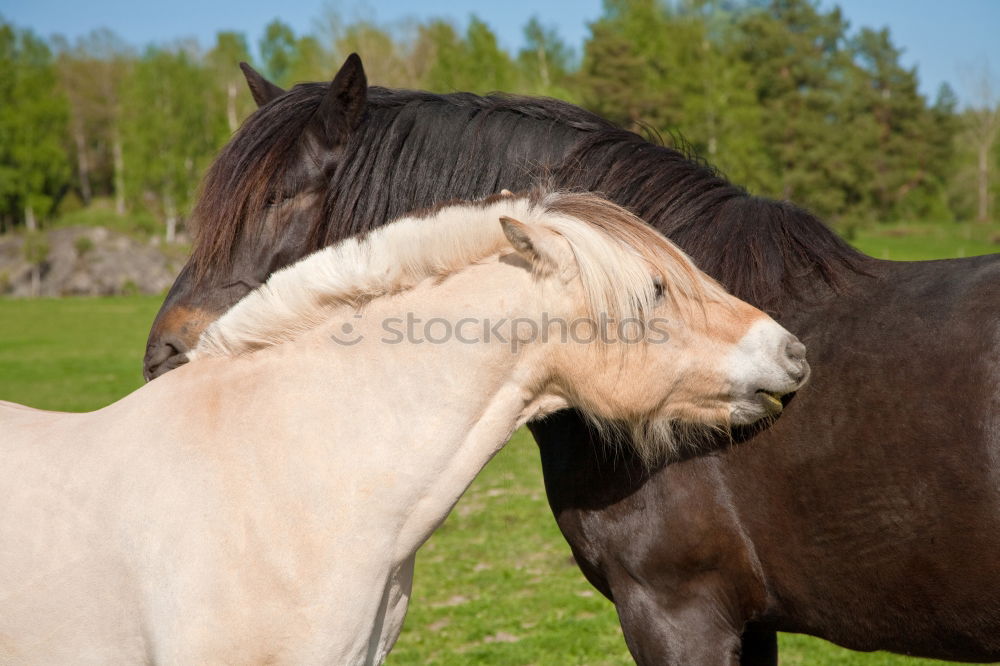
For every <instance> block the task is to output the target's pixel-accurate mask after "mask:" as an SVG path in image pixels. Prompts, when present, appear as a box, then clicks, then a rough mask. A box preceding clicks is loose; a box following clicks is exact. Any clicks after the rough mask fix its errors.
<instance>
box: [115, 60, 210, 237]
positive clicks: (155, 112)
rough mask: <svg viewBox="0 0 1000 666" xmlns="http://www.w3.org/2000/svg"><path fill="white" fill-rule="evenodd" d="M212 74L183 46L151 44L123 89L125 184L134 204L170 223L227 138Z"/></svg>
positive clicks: (182, 211) (188, 202)
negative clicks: (212, 105)
mask: <svg viewBox="0 0 1000 666" xmlns="http://www.w3.org/2000/svg"><path fill="white" fill-rule="evenodd" d="M212 83H213V82H212V80H211V77H210V76H209V72H208V71H207V70H206V69H205V68H204V67H201V66H200V64H199V63H198V62H197V61H196V60H195V58H194V56H193V55H192V54H191V53H189V51H187V50H185V49H184V48H181V47H178V48H172V49H166V48H150V49H148V50H147V51H146V53H145V54H144V56H143V57H142V59H140V60H139V61H138V62H137V63H136V64H135V68H134V70H133V72H132V75H131V76H130V77H129V79H128V81H127V85H126V88H125V103H124V105H123V106H124V108H125V109H126V110H127V112H126V113H125V114H124V116H123V119H122V134H123V139H124V154H125V163H126V164H129V165H134V167H133V168H129V169H127V170H126V178H125V185H126V189H127V193H128V196H129V199H130V200H131V201H132V202H133V205H135V206H137V207H141V208H145V209H147V210H151V211H154V212H156V213H157V214H158V215H159V216H161V218H162V219H166V220H167V221H168V222H169V221H170V220H171V218H174V219H176V218H177V216H178V215H183V214H185V213H186V211H187V210H188V209H189V208H190V206H191V203H192V201H193V198H194V194H195V189H196V185H197V183H198V179H199V177H200V175H201V173H202V172H203V171H204V169H205V168H206V166H207V165H208V163H209V161H210V160H211V159H212V157H213V156H214V153H215V151H216V150H217V148H218V146H219V145H220V144H221V143H222V142H223V141H224V140H225V138H226V136H227V132H226V125H225V120H224V118H223V117H222V115H221V114H219V113H207V112H206V106H207V105H208V103H209V101H210V100H211V99H212V98H213V96H214V95H215V94H216V91H215V88H214V87H213V85H212Z"/></svg>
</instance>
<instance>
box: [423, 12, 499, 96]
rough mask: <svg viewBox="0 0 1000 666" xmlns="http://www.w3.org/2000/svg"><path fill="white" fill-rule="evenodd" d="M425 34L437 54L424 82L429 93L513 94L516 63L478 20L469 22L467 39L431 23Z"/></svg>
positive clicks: (450, 28) (447, 26)
mask: <svg viewBox="0 0 1000 666" xmlns="http://www.w3.org/2000/svg"><path fill="white" fill-rule="evenodd" d="M422 34H423V38H424V39H425V40H427V42H428V43H429V45H430V47H431V49H432V52H433V53H434V64H433V65H432V66H431V68H430V70H429V71H428V72H427V75H426V78H425V80H424V85H425V86H426V87H427V88H428V89H429V90H434V91H437V92H453V91H456V90H467V91H470V92H478V93H486V92H493V91H496V90H506V91H510V90H512V88H513V87H514V85H515V84H516V82H517V70H516V68H515V66H514V62H513V60H511V57H510V56H509V55H508V54H507V53H506V52H505V51H503V50H502V49H501V48H500V46H499V44H497V39H496V35H494V34H493V31H492V30H490V28H489V26H488V25H486V24H485V23H483V22H482V21H481V20H479V19H478V18H476V17H475V16H473V17H472V18H470V19H469V26H468V29H467V30H466V32H465V36H464V37H460V36H459V35H458V33H457V32H456V31H455V28H454V27H453V26H452V25H451V24H450V23H447V22H445V21H432V22H431V23H430V24H428V25H427V26H426V27H425V28H424V29H423V33H422Z"/></svg>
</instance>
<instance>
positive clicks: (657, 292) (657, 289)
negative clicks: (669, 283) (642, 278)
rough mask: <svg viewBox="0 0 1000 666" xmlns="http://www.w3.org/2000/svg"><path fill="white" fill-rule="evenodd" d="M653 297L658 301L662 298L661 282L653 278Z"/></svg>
mask: <svg viewBox="0 0 1000 666" xmlns="http://www.w3.org/2000/svg"><path fill="white" fill-rule="evenodd" d="M653 296H655V297H656V300H658V301H659V300H661V299H662V298H663V280H661V279H660V278H658V277H656V278H653Z"/></svg>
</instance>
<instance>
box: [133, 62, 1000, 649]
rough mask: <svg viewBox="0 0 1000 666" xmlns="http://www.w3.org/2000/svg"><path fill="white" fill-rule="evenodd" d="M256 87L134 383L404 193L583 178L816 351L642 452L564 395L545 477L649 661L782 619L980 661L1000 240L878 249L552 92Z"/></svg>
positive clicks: (751, 643) (418, 204)
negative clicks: (777, 387)
mask: <svg viewBox="0 0 1000 666" xmlns="http://www.w3.org/2000/svg"><path fill="white" fill-rule="evenodd" d="M247 75H248V80H249V82H250V86H251V89H252V91H253V93H254V97H255V99H256V100H257V102H258V104H259V105H260V106H261V108H260V109H259V110H258V111H257V112H256V113H255V114H254V115H253V116H251V117H250V118H249V119H248V120H247V122H246V123H245V124H244V126H243V128H242V129H241V130H240V131H239V133H238V134H237V135H236V136H235V137H234V138H233V140H232V141H231V142H230V143H229V145H227V146H226V148H225V149H224V150H223V151H222V153H221V155H220V156H219V158H218V159H217V161H216V162H215V164H214V165H213V167H212V168H211V170H210V171H209V173H208V175H207V177H206V180H205V184H204V191H203V193H202V197H201V199H200V201H199V203H198V205H197V208H196V210H195V214H194V216H195V218H196V219H197V222H198V223H199V224H200V231H199V235H198V239H197V242H196V245H195V250H194V253H193V255H192V257H191V260H190V262H189V263H188V265H187V267H186V268H185V269H184V271H183V272H182V274H181V276H180V277H179V278H178V280H177V282H176V283H175V285H174V287H173V289H171V291H170V294H169V295H168V296H167V300H166V302H165V303H164V305H163V308H162V309H161V311H160V314H159V315H158V317H157V319H156V322H155V323H154V325H153V329H152V332H151V333H150V338H149V346H148V349H147V355H146V364H145V369H146V374H147V377H150V378H152V377H155V376H157V375H158V374H161V373H162V372H165V371H166V370H169V369H170V368H172V367H175V366H176V365H177V364H179V363H182V362H183V361H184V352H185V350H187V349H188V348H190V346H191V345H192V344H193V343H194V342H195V340H196V338H197V336H198V334H199V332H200V330H201V328H202V327H203V326H204V325H205V323H206V322H208V321H211V320H212V319H214V318H215V317H217V316H218V314H219V313H220V312H222V311H223V310H225V309H226V308H228V307H229V306H230V305H232V304H233V303H234V302H235V301H236V300H237V299H239V298H240V297H241V296H242V295H243V294H245V293H246V292H247V291H248V290H249V289H250V288H252V287H254V286H256V285H257V284H259V283H260V282H261V281H263V280H264V279H265V278H266V277H267V275H268V274H269V273H270V272H272V271H273V270H275V269H277V268H279V267H281V266H283V265H286V264H288V263H289V262H292V261H294V260H295V259H297V258H299V257H301V256H303V255H304V254H306V253H308V252H310V251H311V250H314V249H316V248H318V247H320V246H323V245H326V244H328V243H331V242H333V241H335V240H337V239H340V238H343V237H345V236H349V235H351V234H357V233H361V232H364V231H365V230H367V229H371V228H373V227H375V226H378V225H380V224H383V223H385V222H386V221H388V220H390V219H392V218H394V217H396V216H398V215H400V214H402V213H404V212H406V211H409V210H412V209H415V208H423V207H426V206H430V205H433V204H435V203H438V202H440V201H443V200H446V199H451V198H455V197H463V198H472V197H480V196H484V195H487V194H490V193H493V192H497V191H499V190H500V189H502V188H507V189H511V190H518V189H522V188H526V187H528V186H530V185H532V184H533V183H536V182H538V181H542V180H544V181H547V182H548V183H549V184H554V185H556V186H559V187H566V188H582V189H587V190H594V191H599V192H603V193H604V194H606V195H607V196H608V197H609V198H611V199H613V200H614V201H616V202H618V203H620V204H622V205H624V206H626V207H628V208H631V209H632V210H633V211H635V212H636V213H637V214H639V215H640V216H641V217H643V218H644V219H646V220H647V221H648V222H650V223H651V224H653V225H655V226H656V227H657V228H659V229H660V230H661V231H663V232H664V233H666V234H667V235H668V236H670V237H671V238H672V239H673V240H674V241H675V242H677V243H678V244H680V245H681V246H682V247H684V248H685V249H686V250H687V251H688V252H689V253H690V254H691V255H692V256H693V257H694V258H695V260H696V261H697V262H698V264H699V265H700V266H701V267H702V268H703V269H705V270H706V271H707V272H709V273H710V274H712V275H714V276H715V277H716V278H718V279H719V280H720V281H722V282H723V284H725V285H726V286H727V287H728V288H729V289H730V290H732V291H733V292H734V293H735V294H736V295H737V296H739V297H741V298H743V299H745V300H748V301H750V302H751V303H754V304H756V305H758V306H760V307H762V308H765V309H767V310H768V311H769V312H770V313H772V314H773V315H774V316H775V317H776V318H777V319H778V320H779V321H780V322H781V323H782V324H784V325H785V326H786V327H787V328H789V329H790V330H791V331H793V332H795V333H796V334H798V335H799V337H800V338H802V340H803V341H804V342H805V343H806V344H807V345H808V347H809V350H810V361H811V362H813V364H814V365H813V367H814V369H815V374H814V377H815V379H814V380H813V383H812V385H811V386H809V387H807V389H805V390H804V391H802V392H801V394H800V395H799V396H798V397H797V398H796V399H795V400H794V401H792V402H791V403H790V404H788V405H787V407H786V409H785V414H784V415H783V416H782V417H781V419H779V420H778V422H777V423H776V424H775V425H774V426H773V427H771V428H770V429H769V430H767V431H764V432H759V433H756V432H743V433H737V439H739V440H750V441H744V442H741V443H739V444H738V445H736V446H732V447H727V446H725V445H724V444H725V443H723V442H719V448H718V449H717V450H716V452H715V453H714V454H712V455H708V456H702V457H696V458H690V459H687V460H683V461H674V462H672V463H671V464H667V465H665V466H663V467H661V468H659V469H657V470H655V471H652V472H648V471H646V470H645V469H644V468H643V466H642V465H641V464H639V463H638V462H636V461H633V460H629V459H627V458H626V459H624V460H623V459H622V457H621V454H619V455H618V457H617V458H616V459H613V458H605V454H604V452H605V451H607V450H608V449H607V448H606V447H605V446H602V445H600V443H598V442H596V441H595V437H596V435H594V434H593V433H592V432H590V431H589V430H588V429H587V426H586V425H585V423H584V422H583V421H582V420H581V419H580V418H579V417H578V416H577V415H575V414H574V413H563V414H561V415H559V416H558V417H557V418H554V419H552V420H550V421H548V422H546V423H545V424H544V425H542V426H540V427H537V428H535V430H534V434H535V437H536V439H537V440H538V443H539V447H540V451H541V457H542V465H543V469H544V472H545V483H546V490H547V492H548V496H549V501H550V504H551V506H552V510H553V512H554V513H555V516H556V519H557V521H558V523H559V526H560V528H561V529H562V531H563V534H564V535H565V536H566V539H567V540H568V541H569V543H570V545H571V546H572V548H573V552H574V554H575V555H576V559H577V561H578V563H579V565H580V567H581V568H582V569H583V571H584V573H585V575H586V576H587V578H588V579H589V580H590V581H591V582H592V583H593V584H594V585H595V586H596V587H597V588H598V589H600V590H601V591H602V592H603V593H604V594H605V595H607V596H608V597H609V598H610V599H612V601H614V603H615V605H616V607H617V609H618V613H619V616H620V618H621V622H622V626H623V628H624V632H625V637H626V640H627V641H628V645H629V648H630V649H631V651H632V654H633V655H634V656H635V658H636V660H637V661H638V662H640V663H643V664H654V663H656V664H661V663H668V664H683V665H708V664H738V663H742V664H775V663H776V661H777V654H776V653H777V648H776V633H775V632H776V631H791V632H802V633H808V634H813V635H816V636H821V637H823V638H826V639H828V640H831V641H833V642H835V643H839V644H840V645H843V646H846V647H849V648H853V649H857V650H875V649H884V650H893V651H897V652H905V653H909V654H914V655H924V656H929V657H938V658H948V659H960V660H967V661H989V660H997V659H1000V316H998V313H1000V256H996V255H994V256H991V257H980V258H974V259H955V260H948V261H930V262H888V261H878V260H875V259H872V258H870V257H867V256H864V255H862V254H860V253H857V252H855V251H854V250H852V249H850V248H849V247H848V246H847V245H845V244H844V243H843V242H841V241H840V240H839V239H838V238H837V237H836V236H835V235H834V234H833V233H832V232H831V231H829V230H828V229H827V228H826V227H825V226H823V224H822V223H820V222H819V221H818V220H816V219H815V218H814V217H813V216H811V215H810V214H809V213H807V212H805V211H803V210H801V209H799V208H796V207H795V206H792V205H790V204H788V203H784V202H777V201H771V200H767V199H762V198H757V197H752V196H749V195H748V194H747V193H746V192H745V191H744V190H742V189H741V188H739V187H737V186H735V185H732V184H730V183H728V182H727V181H726V180H724V179H723V178H721V177H720V176H719V175H718V174H717V173H715V172H714V171H713V170H712V169H710V168H708V167H706V166H704V165H702V164H699V163H698V162H696V161H693V160H691V159H688V158H686V157H685V156H684V155H682V154H680V153H678V152H676V151H673V150H669V149H666V148H662V147H659V146H656V145H653V144H650V143H648V142H646V141H644V140H643V139H641V138H640V137H638V136H636V135H634V134H631V133H629V132H625V131H622V130H620V129H617V128H615V127H613V126H612V125H610V124H608V123H607V122H605V121H604V120H602V119H600V118H598V117H596V116H594V115H592V114H589V113H587V112H585V111H583V110H581V109H579V108H576V107H574V106H571V105H569V104H565V103H562V102H557V101H553V100H539V99H526V98H516V97H505V96H491V97H476V96H473V95H467V94H455V95H446V96H437V95H431V94H426V93H419V92H404V91H390V90H385V89H381V88H367V86H366V82H365V78H364V73H363V70H362V67H361V63H360V60H358V59H357V57H356V56H352V57H351V58H349V59H348V61H347V63H346V64H345V65H344V67H343V68H342V69H341V71H340V72H339V73H338V75H337V77H336V78H335V79H334V80H333V82H332V84H305V85H300V86H296V87H295V88H293V89H292V90H290V91H288V92H284V91H282V90H281V89H279V88H276V87H275V86H273V85H271V84H269V83H267V82H266V81H264V80H263V79H262V78H260V77H259V75H257V74H256V73H254V72H253V71H252V70H249V69H247Z"/></svg>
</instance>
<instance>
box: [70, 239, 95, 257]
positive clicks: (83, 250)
mask: <svg viewBox="0 0 1000 666" xmlns="http://www.w3.org/2000/svg"><path fill="white" fill-rule="evenodd" d="M73 249H75V250H76V254H77V256H79V257H83V256H84V255H86V254H87V253H88V252H90V251H91V250H93V249H94V241H92V240H90V236H77V237H76V240H75V241H73Z"/></svg>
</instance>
